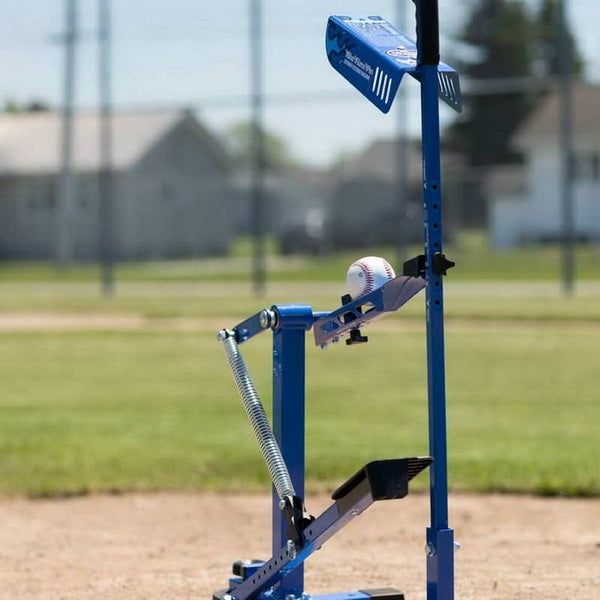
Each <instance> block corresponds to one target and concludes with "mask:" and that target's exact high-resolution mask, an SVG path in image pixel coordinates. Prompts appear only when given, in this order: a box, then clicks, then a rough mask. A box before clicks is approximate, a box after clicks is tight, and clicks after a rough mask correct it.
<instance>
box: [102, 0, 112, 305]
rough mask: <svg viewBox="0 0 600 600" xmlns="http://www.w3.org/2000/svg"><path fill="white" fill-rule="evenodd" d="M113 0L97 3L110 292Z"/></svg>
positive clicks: (105, 278)
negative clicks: (111, 12) (111, 0)
mask: <svg viewBox="0 0 600 600" xmlns="http://www.w3.org/2000/svg"><path fill="white" fill-rule="evenodd" d="M110 8H111V7H110V0H99V4H98V51H99V57H98V58H99V62H98V64H99V70H98V73H99V81H98V84H99V92H100V136H99V141H100V152H99V156H100V170H99V180H98V199H99V207H98V223H99V228H98V233H99V235H98V248H99V250H100V262H101V272H102V276H101V277H102V293H103V294H104V295H105V296H110V295H111V294H112V293H113V289H114V275H113V262H114V261H113V242H114V238H113V233H114V232H113V226H114V224H113V214H114V197H113V194H114V186H113V174H112V103H111V15H110Z"/></svg>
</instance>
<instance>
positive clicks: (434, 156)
mask: <svg viewBox="0 0 600 600" xmlns="http://www.w3.org/2000/svg"><path fill="white" fill-rule="evenodd" d="M421 69H422V77H423V79H422V82H421V117H422V131H423V188H424V189H423V198H424V209H425V255H426V257H427V276H426V311H427V366H428V369H427V371H428V373H427V384H428V402H429V452H430V454H431V456H432V457H433V459H434V461H433V465H432V467H431V469H430V482H431V484H430V501H431V528H430V529H429V530H428V534H427V544H428V555H427V598H428V600H452V599H453V598H454V575H453V556H452V552H453V541H452V530H451V529H448V477H447V456H446V390H445V387H446V385H445V376H444V303H443V282H442V276H441V274H436V273H435V272H434V269H433V265H434V255H435V254H436V253H438V252H442V196H441V190H440V187H441V178H440V138H439V107H438V79H437V66H435V65H433V66H427V65H425V66H422V67H421Z"/></svg>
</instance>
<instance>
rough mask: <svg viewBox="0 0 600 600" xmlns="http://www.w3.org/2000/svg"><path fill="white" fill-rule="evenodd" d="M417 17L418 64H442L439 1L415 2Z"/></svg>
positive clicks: (416, 0) (423, 0) (425, 0)
mask: <svg viewBox="0 0 600 600" xmlns="http://www.w3.org/2000/svg"><path fill="white" fill-rule="evenodd" d="M413 2H414V3H415V7H416V17H417V64H418V65H439V64H440V25H439V19H438V0H413Z"/></svg>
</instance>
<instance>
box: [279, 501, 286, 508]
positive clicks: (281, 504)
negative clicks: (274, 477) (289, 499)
mask: <svg viewBox="0 0 600 600" xmlns="http://www.w3.org/2000/svg"><path fill="white" fill-rule="evenodd" d="M284 508H285V500H280V501H279V510H283V509H284Z"/></svg>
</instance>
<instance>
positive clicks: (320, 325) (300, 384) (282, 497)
mask: <svg viewBox="0 0 600 600" xmlns="http://www.w3.org/2000/svg"><path fill="white" fill-rule="evenodd" d="M415 3H416V19H417V41H416V43H415V42H413V41H412V40H410V39H409V38H408V37H406V36H405V35H404V34H403V33H401V32H400V31H398V30H397V29H396V28H395V27H394V26H393V25H391V24H390V23H388V22H387V21H385V20H384V19H382V18H381V17H379V16H366V17H350V16H333V17H330V19H329V23H328V26H327V56H328V58H329V62H330V63H331V65H332V66H333V68H334V69H335V70H336V71H338V73H340V74H341V75H342V76H343V77H344V78H345V79H347V80H348V81H349V82H350V83H351V84H352V85H353V86H354V87H356V88H357V89H358V90H359V91H360V92H361V93H362V94H364V95H365V96H366V97H367V98H368V99H369V100H370V101H371V102H372V103H373V104H375V106H377V108H379V109H380V110H381V111H383V112H388V111H389V109H390V107H391V105H392V101H393V99H394V96H395V94H396V91H397V89H398V86H399V85H400V82H401V80H402V77H403V76H404V75H405V74H406V73H408V74H409V75H411V76H413V77H414V78H415V79H417V81H419V83H420V84H421V117H422V139H423V205H424V230H425V252H424V254H423V255H420V256H417V257H415V258H413V259H411V260H409V261H407V262H406V263H405V265H404V272H403V274H402V275H401V276H399V277H396V278H394V279H392V280H391V281H389V282H388V283H386V284H385V285H383V286H382V287H379V288H378V289H375V290H373V291H371V292H369V293H367V294H365V295H363V296H360V297H358V298H355V299H352V298H351V297H349V296H345V297H343V298H342V304H341V306H339V307H338V308H336V309H335V310H333V311H331V312H316V311H313V310H312V308H311V307H310V306H308V305H306V304H275V305H274V306H272V307H271V308H270V309H265V310H262V311H260V312H259V313H257V314H255V315H253V316H251V317H249V318H248V319H246V320H245V321H243V322H242V323H239V324H238V325H236V326H235V327H233V329H223V330H221V331H220V332H219V335H218V337H219V339H220V340H221V341H222V343H223V346H224V349H225V353H226V356H227V361H228V364H229V367H230V369H231V371H232V373H233V376H234V379H235V383H236V385H237V388H238V391H239V393H240V395H241V397H242V401H243V404H244V407H245V410H246V412H247V414H248V417H249V418H250V421H251V423H252V427H253V429H254V433H255V435H256V438H257V440H258V443H259V446H260V450H261V452H262V455H263V457H264V459H265V462H266V465H267V468H268V471H269V474H270V476H271V479H272V482H273V512H272V545H273V555H272V556H271V558H269V559H268V560H264V561H263V560H240V561H237V562H235V563H234V564H233V576H232V577H231V578H230V579H229V582H228V586H227V588H226V589H224V590H221V591H218V592H215V594H214V596H213V598H214V600H294V599H300V598H304V599H306V598H310V597H311V596H310V595H309V594H307V593H305V592H304V585H303V583H304V582H303V562H304V561H305V560H306V559H307V558H308V557H309V556H310V555H311V554H312V553H313V552H314V551H315V550H318V549H319V548H320V547H321V546H322V545H323V544H324V543H325V542H326V541H327V540H328V539H330V538H331V537H332V536H334V535H335V534H336V533H337V532H338V531H340V530H341V529H342V528H343V527H344V526H345V525H346V524H348V523H349V522H350V521H351V520H352V519H354V518H356V517H357V516H358V515H360V514H361V513H362V512H363V511H364V510H366V509H367V508H368V507H369V506H370V505H372V504H373V503H374V502H378V501H381V500H390V499H398V498H403V497H405V496H406V495H407V493H408V486H409V481H410V480H411V479H412V478H413V477H415V476H417V475H418V474H419V473H420V472H421V471H423V470H425V469H427V468H429V478H430V508H431V522H430V525H429V527H428V528H427V531H426V561H427V598H428V600H451V599H452V598H453V597H454V591H453V590H454V576H453V571H454V564H453V552H454V546H455V544H454V540H453V530H452V529H451V528H450V527H449V525H448V492H447V459H446V399H445V376H444V327H443V285H442V279H443V276H444V275H446V272H447V269H449V268H450V267H452V266H453V265H454V263H452V262H451V261H449V260H448V259H446V257H445V256H444V254H443V253H442V197H441V192H440V188H441V181H440V156H439V154H440V144H439V109H438V95H439V96H440V97H441V99H442V100H443V101H445V102H446V103H448V104H449V105H450V106H451V107H452V108H454V109H456V110H460V108H461V96H460V88H459V81H458V75H457V74H456V72H455V71H454V70H453V69H452V68H451V67H449V66H448V65H445V64H443V63H440V61H439V32H438V7H437V0H415ZM422 289H425V294H426V298H425V302H426V319H427V372H428V377H427V383H428V410H429V449H430V456H425V457H411V458H401V459H396V458H393V459H387V460H376V461H374V462H370V463H368V464H367V465H365V466H364V467H363V468H362V469H360V470H359V471H358V472H357V473H355V474H354V475H353V476H352V477H350V478H349V479H348V480H347V481H346V482H345V483H343V484H342V485H341V486H340V487H339V488H338V489H337V490H336V491H335V492H334V493H333V495H332V504H331V505H330V506H329V508H327V509H326V510H325V511H324V512H323V513H322V514H320V515H319V516H317V517H316V518H315V517H313V516H312V515H310V514H309V513H308V512H307V511H306V508H305V504H304V462H305V461H304V451H305V450H304V431H305V427H304V424H305V423H304V418H305V410H304V407H305V337H306V332H307V331H309V330H311V329H312V330H313V333H314V340H315V343H316V344H317V345H318V346H320V347H322V348H325V347H327V346H328V345H330V344H331V343H333V342H337V341H339V340H340V339H342V338H345V339H346V344H347V345H354V344H358V343H364V342H366V341H367V337H366V336H364V335H363V333H362V328H363V327H364V326H365V325H367V324H368V323H370V322H371V321H373V320H375V319H378V318H381V317H384V316H385V315H387V314H389V313H391V312H393V311H396V310H398V309H399V308H401V307H402V306H403V305H404V304H405V303H406V302H408V301H409V300H410V299H411V298H413V297H414V296H415V295H417V294H418V293H419V292H420V291H421V290H422ZM267 330H270V331H271V332H272V334H273V418H272V427H271V424H270V423H269V420H268V419H267V416H266V414H265V411H264V408H263V405H262V403H261V400H260V397H259V395H258V393H257V390H256V388H255V386H254V384H253V382H252V379H251V377H250V374H249V372H248V369H247V368H246V365H245V363H244V360H243V358H242V356H241V354H240V345H241V344H243V343H246V342H248V341H249V340H250V339H252V338H253V337H254V336H255V335H257V334H259V333H262V332H264V331H267ZM348 360H349V361H351V357H349V359H348ZM363 360H364V359H363ZM313 598H314V600H369V599H374V600H375V599H385V600H403V599H404V595H403V594H402V593H401V592H400V591H398V590H396V589H392V588H384V589H378V590H354V591H350V592H338V593H333V594H327V595H320V596H313Z"/></svg>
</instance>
